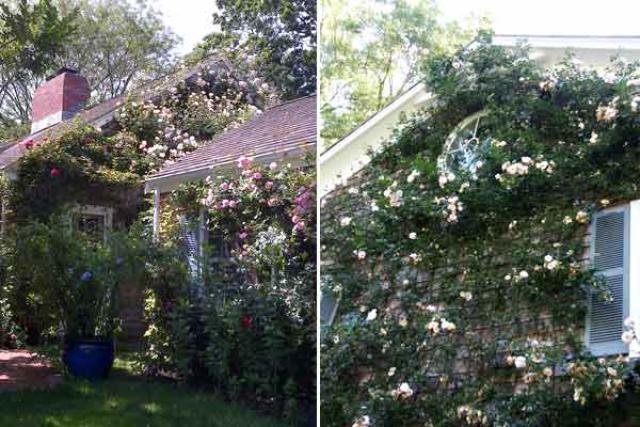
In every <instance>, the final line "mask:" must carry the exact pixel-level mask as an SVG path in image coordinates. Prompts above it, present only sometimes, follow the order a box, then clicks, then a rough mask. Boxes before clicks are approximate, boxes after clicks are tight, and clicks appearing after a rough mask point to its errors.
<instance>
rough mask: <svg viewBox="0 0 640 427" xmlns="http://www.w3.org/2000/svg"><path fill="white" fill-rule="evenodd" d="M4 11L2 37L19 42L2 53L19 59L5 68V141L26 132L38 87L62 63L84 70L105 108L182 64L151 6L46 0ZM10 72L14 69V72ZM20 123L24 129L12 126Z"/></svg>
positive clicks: (0, 101) (0, 107)
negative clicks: (111, 102)
mask: <svg viewBox="0 0 640 427" xmlns="http://www.w3.org/2000/svg"><path fill="white" fill-rule="evenodd" d="M12 5H14V6H15V7H14V6H12ZM13 9H17V10H19V11H20V13H19V14H17V16H16V13H15V12H12V10H13ZM2 11H3V15H0V23H3V24H2V27H0V28H2V33H1V34H2V39H7V40H12V39H15V40H17V41H19V42H20V43H18V42H14V43H13V44H10V47H11V49H9V50H7V53H5V49H4V48H3V49H2V53H0V55H2V57H1V58H2V59H3V60H4V58H5V56H6V57H7V58H8V59H9V60H11V61H12V62H11V61H9V62H7V65H5V63H4V61H3V63H2V65H1V66H0V67H2V68H0V70H2V76H1V77H2V78H3V80H2V81H6V84H7V91H5V92H6V95H5V96H4V97H3V95H2V93H1V92H0V114H2V115H0V118H2V117H4V118H5V120H4V121H3V122H4V126H1V125H0V127H2V128H3V129H0V138H1V137H2V135H5V136H6V137H9V136H16V134H18V133H20V132H21V131H23V130H24V129H25V126H24V124H25V123H28V122H29V121H30V119H31V102H32V95H33V92H34V90H35V88H36V87H37V86H38V85H39V84H40V83H42V80H43V79H44V78H45V77H46V76H48V75H50V74H52V73H54V72H55V71H56V70H57V69H58V68H60V67H61V66H63V65H64V66H71V67H74V68H77V69H78V71H79V72H80V73H82V75H84V76H85V77H86V78H87V80H88V81H89V86H90V87H91V91H92V95H93V99H92V102H100V101H103V100H105V99H109V98H112V97H114V96H118V95H121V94H123V93H125V91H127V90H128V89H130V88H131V87H134V86H137V85H140V84H142V83H144V82H146V81H149V80H152V79H155V78H158V77H160V76H163V75H166V74H167V73H168V72H169V71H170V70H171V69H172V67H173V65H174V64H175V57H174V55H173V53H172V51H173V48H174V47H175V46H176V43H177V38H176V36H175V35H174V34H173V33H172V32H171V31H170V30H169V29H168V28H167V27H166V26H165V25H164V24H163V22H162V19H161V17H160V15H159V14H158V12H157V11H156V10H154V9H153V8H152V7H151V6H149V4H148V1H147V0H138V1H136V2H135V3H132V2H128V1H126V0H55V2H54V1H52V0H40V2H39V3H38V4H36V5H35V6H29V5H28V2H27V0H19V2H18V3H10V4H9V5H8V6H3V7H2ZM10 13H11V14H10ZM72 23H73V26H72ZM39 26H41V27H42V29H41V30H39V31H36V30H34V29H32V28H36V29H38V28H40V27H39ZM25 32H27V36H29V37H27V36H24V35H23V34H24V33H25ZM31 33H33V34H31ZM20 46H23V47H22V50H23V51H24V53H23V54H22V55H20V54H19V53H20V52H22V51H21V50H20V49H21V48H20ZM32 50H34V51H35V52H36V53H37V56H35V57H34V59H31V58H32V57H33V55H32V54H30V52H31V51H32ZM41 51H42V52H41ZM16 52H17V53H16ZM40 52H41V53H40ZM14 57H16V58H17V59H16V60H12V58H14ZM20 58H23V59H20ZM5 68H6V69H7V70H9V71H11V70H14V71H13V72H12V74H7V73H5V72H4V70H5ZM5 74H7V75H8V76H9V77H10V79H9V80H6V79H5V77H4V76H5ZM2 81H0V83H1V82H2ZM14 122H18V123H22V125H21V126H17V127H16V126H13V127H12V128H9V126H11V125H13V124H14Z"/></svg>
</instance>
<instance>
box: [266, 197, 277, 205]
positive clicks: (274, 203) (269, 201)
mask: <svg viewBox="0 0 640 427" xmlns="http://www.w3.org/2000/svg"><path fill="white" fill-rule="evenodd" d="M276 203H278V201H277V200H276V199H269V200H267V206H269V207H273V206H275V205H276Z"/></svg>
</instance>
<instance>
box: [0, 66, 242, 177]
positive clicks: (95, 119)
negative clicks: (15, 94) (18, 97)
mask: <svg viewBox="0 0 640 427" xmlns="http://www.w3.org/2000/svg"><path fill="white" fill-rule="evenodd" d="M205 65H208V66H210V67H216V68H218V69H221V70H226V71H229V70H231V68H232V67H231V65H230V63H229V61H228V60H227V59H226V58H224V57H212V58H209V59H207V60H205V61H203V62H202V63H200V64H198V65H195V66H193V67H190V68H185V69H183V70H180V71H177V72H176V73H174V74H173V75H170V76H166V77H164V78H159V79H157V80H154V81H152V82H149V83H148V84H146V85H144V86H142V87H140V88H138V89H136V90H132V91H130V93H129V94H128V95H120V96H116V97H114V98H111V99H108V100H106V101H104V102H101V103H99V104H97V105H95V106H93V107H89V108H86V109H84V110H82V111H81V112H79V113H78V115H77V116H76V117H74V118H73V119H70V120H65V121H62V122H60V123H57V124H55V125H53V126H51V127H48V128H45V129H43V130H41V131H38V132H35V133H32V134H30V135H27V136H25V137H23V138H20V139H18V140H14V141H6V142H1V143H0V170H3V169H6V168H7V167H8V166H10V165H12V164H13V163H15V162H16V161H17V160H18V159H20V157H22V156H23V155H24V153H25V152H26V151H27V149H26V147H25V146H24V144H23V142H25V141H28V140H32V141H33V142H36V143H40V142H45V141H46V140H47V139H51V138H55V137H56V136H57V135H59V134H61V133H62V132H64V130H65V129H67V128H68V126H69V125H70V124H71V123H73V122H74V121H76V120H79V121H80V123H82V124H84V125H93V126H98V127H101V126H103V125H105V124H107V123H109V122H111V121H112V120H113V115H114V112H115V111H116V110H117V109H118V108H119V107H120V106H121V105H122V104H123V103H124V101H125V98H126V96H130V97H133V98H139V99H141V100H143V101H147V100H150V99H154V98H155V97H157V96H159V95H160V94H161V93H163V92H166V91H167V90H168V89H169V88H170V87H172V86H175V84H176V82H178V81H180V80H187V81H188V80H191V79H195V78H196V77H197V76H198V72H199V71H200V70H201V69H200V67H201V66H205Z"/></svg>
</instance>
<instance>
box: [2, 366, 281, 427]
mask: <svg viewBox="0 0 640 427" xmlns="http://www.w3.org/2000/svg"><path fill="white" fill-rule="evenodd" d="M284 425H285V423H284V422H281V421H278V420H276V419H273V418H269V417H267V416H263V415H260V414H257V413H255V412H254V411H252V410H249V409H247V408H246V407H243V406H241V405H239V404H235V403H229V402H225V401H224V400H222V399H220V398H218V397H216V396H215V395H213V394H210V393H206V392H201V391H196V390H194V389H192V388H188V387H186V386H179V385H175V384H172V383H168V382H159V381H151V380H146V379H143V378H140V377H136V376H134V375H131V374H130V366H129V363H128V362H127V361H126V360H118V361H117V363H116V365H115V369H114V373H113V375H112V376H111V377H110V378H109V379H108V380H105V381H99V382H93V383H92V382H87V381H81V380H76V379H65V381H64V382H63V383H62V384H61V385H59V386H57V387H56V388H54V389H52V390H42V391H20V392H11V393H2V394H0V426H3V427H18V426H20V427H45V426H46V427H58V426H60V427H63V426H64V427H67V426H73V427H102V426H104V427H129V426H131V427H145V426H149V427H156V426H158V427H163V426H181V427H200V426H202V427H204V426H211V427H216V426H219V427H229V426H243V427H244V426H246V427H283V426H284Z"/></svg>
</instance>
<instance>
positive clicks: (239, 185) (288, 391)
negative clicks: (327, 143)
mask: <svg viewBox="0 0 640 427" xmlns="http://www.w3.org/2000/svg"><path fill="white" fill-rule="evenodd" d="M239 163H240V165H242V166H241V175H240V176H239V177H238V176H229V177H218V178H216V179H214V180H211V182H208V183H206V184H187V185H185V186H183V187H181V188H180V189H178V190H176V191H175V192H174V193H173V194H172V197H171V200H170V203H169V204H168V207H167V209H164V212H165V216H164V217H163V221H162V223H163V226H162V229H163V230H165V232H164V233H165V234H164V235H163V238H164V242H165V243H164V245H165V250H167V251H173V250H182V248H183V246H182V244H181V241H180V240H179V239H178V237H179V236H178V235H176V234H178V233H180V232H183V231H184V230H182V229H180V227H177V228H176V227H170V225H171V224H176V223H177V222H178V221H177V218H176V216H177V215H184V214H186V215H188V216H190V217H192V218H193V216H194V215H197V213H198V212H199V211H200V209H202V207H203V206H204V207H206V208H207V210H208V230H209V235H210V236H211V238H210V245H209V247H208V248H206V250H205V255H204V257H203V258H202V259H200V260H198V263H199V265H200V266H201V269H202V274H201V275H199V276H197V277H196V278H195V283H194V277H193V276H192V275H191V274H189V275H188V276H183V277H182V278H181V280H180V281H178V280H175V279H170V280H165V279H163V280H159V281H158V282H157V283H156V285H154V287H153V288H152V289H151V290H150V292H149V293H148V298H147V305H146V312H147V318H148V320H149V323H150V326H149V329H148V330H147V333H146V334H145V336H146V338H147V345H146V348H147V351H146V365H147V369H148V370H149V371H151V372H162V371H164V372H175V373H177V374H178V375H179V376H181V377H183V378H186V379H189V380H191V381H194V382H199V383H205V384H208V385H210V386H211V387H214V388H215V389H216V390H218V391H219V392H220V393H223V394H224V395H225V396H228V397H230V398H233V399H238V398H241V399H251V400H253V401H255V402H257V403H258V404H259V405H260V406H264V407H265V408H269V410H271V411H276V412H279V413H283V414H285V415H286V416H287V418H288V419H289V420H290V422H291V423H292V424H295V423H296V422H299V421H301V420H304V419H305V418H306V417H307V416H308V415H309V412H310V411H312V410H313V408H314V407H315V405H314V403H313V401H314V396H315V386H314V377H313V354H314V351H315V316H314V313H315V298H314V295H315V291H314V290H315V198H314V194H313V189H314V186H315V177H314V176H313V173H312V172H311V168H305V167H290V166H286V167H282V168H280V167H278V165H276V164H275V163H274V164H272V165H270V166H269V167H268V168H267V167H264V166H260V165H254V164H252V163H251V160H250V159H248V158H244V157H242V158H241V159H239ZM166 230H171V231H172V233H174V234H173V236H171V235H170V233H168V232H167V231H166ZM223 246H224V247H225V248H226V250H227V251H230V254H229V255H230V257H229V255H227V256H224V255H223V254H222V252H223V251H222V247H223ZM174 259H181V260H184V255H182V256H175V255H174ZM167 265H171V264H170V262H169V263H167V262H166V261H163V262H161V263H159V264H158V266H159V271H164V269H165V268H166V266H167ZM181 265H183V266H184V261H182V264H181ZM164 276H165V275H164V273H163V274H160V275H159V277H160V278H162V277H164ZM169 276H172V275H169Z"/></svg>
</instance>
